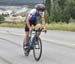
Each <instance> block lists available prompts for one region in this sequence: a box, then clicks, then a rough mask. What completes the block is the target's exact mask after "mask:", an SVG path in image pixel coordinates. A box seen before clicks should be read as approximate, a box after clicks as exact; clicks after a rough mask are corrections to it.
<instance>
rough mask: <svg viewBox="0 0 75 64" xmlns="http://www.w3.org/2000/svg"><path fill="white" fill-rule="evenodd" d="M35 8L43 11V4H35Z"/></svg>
mask: <svg viewBox="0 0 75 64" xmlns="http://www.w3.org/2000/svg"><path fill="white" fill-rule="evenodd" d="M35 9H37V10H41V11H45V9H46V8H45V5H44V4H36V5H35Z"/></svg>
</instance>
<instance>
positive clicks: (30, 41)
mask: <svg viewBox="0 0 75 64" xmlns="http://www.w3.org/2000/svg"><path fill="white" fill-rule="evenodd" d="M33 32H34V33H33ZM33 34H34V35H33ZM36 36H37V32H36V31H32V32H30V36H29V44H30V48H32V47H33V45H34V41H33V38H34V37H36Z"/></svg>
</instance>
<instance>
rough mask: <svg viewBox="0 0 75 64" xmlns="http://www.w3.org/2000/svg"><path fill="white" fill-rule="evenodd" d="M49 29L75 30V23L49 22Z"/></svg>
mask: <svg viewBox="0 0 75 64" xmlns="http://www.w3.org/2000/svg"><path fill="white" fill-rule="evenodd" d="M47 29H49V30H63V31H75V23H74V22H72V23H68V24H67V23H51V24H47Z"/></svg>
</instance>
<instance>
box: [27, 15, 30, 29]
mask: <svg viewBox="0 0 75 64" xmlns="http://www.w3.org/2000/svg"><path fill="white" fill-rule="evenodd" d="M29 19H30V17H29V16H28V15H27V17H26V24H27V26H28V28H29V29H30V23H29Z"/></svg>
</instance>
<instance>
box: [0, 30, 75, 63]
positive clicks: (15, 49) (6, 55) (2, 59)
mask: <svg viewBox="0 0 75 64" xmlns="http://www.w3.org/2000/svg"><path fill="white" fill-rule="evenodd" d="M50 33H51V31H50ZM52 33H53V32H52ZM60 33H61V32H59V34H60ZM62 33H64V32H62ZM67 33H69V32H67ZM72 34H73V33H72ZM72 34H70V33H69V35H71V36H72ZM49 35H50V34H49ZM67 37H68V36H67ZM23 38H24V36H18V35H15V34H10V33H9V32H4V33H3V32H2V33H1V32H0V64H75V48H74V47H72V46H70V47H69V46H64V45H59V44H54V43H52V42H48V41H43V40H42V44H43V53H42V57H41V59H40V61H39V62H36V61H35V60H34V57H33V52H32V51H31V53H30V55H29V57H25V56H24V53H23V49H22V42H23ZM50 38H51V37H50ZM61 38H62V37H61V36H60V41H61V40H62V39H61ZM68 38H69V37H68ZM68 38H67V39H68ZM72 39H74V36H73V37H72ZM64 40H66V39H65V38H64ZM66 41H67V42H68V40H66ZM73 42H74V41H73Z"/></svg>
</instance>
